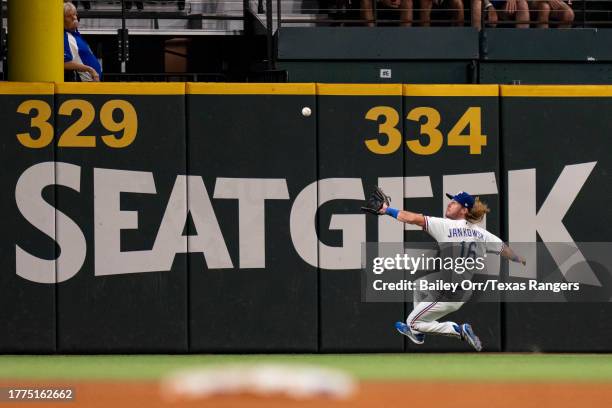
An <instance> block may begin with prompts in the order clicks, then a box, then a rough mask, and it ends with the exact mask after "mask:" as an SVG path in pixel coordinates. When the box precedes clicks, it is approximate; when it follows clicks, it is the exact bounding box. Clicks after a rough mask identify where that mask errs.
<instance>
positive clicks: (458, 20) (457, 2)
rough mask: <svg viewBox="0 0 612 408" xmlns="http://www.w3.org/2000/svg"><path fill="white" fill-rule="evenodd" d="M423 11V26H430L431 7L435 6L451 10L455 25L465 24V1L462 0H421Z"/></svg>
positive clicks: (421, 17) (421, 14)
mask: <svg viewBox="0 0 612 408" xmlns="http://www.w3.org/2000/svg"><path fill="white" fill-rule="evenodd" d="M420 1H421V5H420V6H421V12H420V20H421V25H422V26H423V27H429V26H430V24H431V9H432V7H433V6H437V7H441V8H443V9H446V10H449V11H451V15H452V17H451V20H452V21H453V23H452V24H453V25H454V26H462V25H463V17H464V10H463V1H462V0H420Z"/></svg>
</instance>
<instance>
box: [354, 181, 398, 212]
mask: <svg viewBox="0 0 612 408" xmlns="http://www.w3.org/2000/svg"><path fill="white" fill-rule="evenodd" d="M390 203H391V197H389V196H388V195H386V194H385V192H384V191H382V189H381V188H380V187H378V186H374V191H372V194H370V197H368V199H367V200H366V202H365V206H363V207H361V210H362V211H365V212H369V213H371V214H374V215H381V214H380V213H379V212H378V211H380V209H381V208H382V207H383V204H387V206H388V205H389V204H390Z"/></svg>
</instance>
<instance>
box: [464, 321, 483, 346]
mask: <svg viewBox="0 0 612 408" xmlns="http://www.w3.org/2000/svg"><path fill="white" fill-rule="evenodd" d="M461 338H462V339H463V340H465V341H467V342H468V343H470V346H472V347H474V349H475V350H476V351H481V350H482V343H481V342H480V339H479V338H478V336H476V334H475V333H474V330H472V326H470V325H469V324H468V323H464V324H462V325H461Z"/></svg>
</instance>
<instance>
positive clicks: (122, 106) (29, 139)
mask: <svg viewBox="0 0 612 408" xmlns="http://www.w3.org/2000/svg"><path fill="white" fill-rule="evenodd" d="M116 110H120V111H121V113H122V119H121V120H120V121H115V119H114V118H113V114H114V112H115V111H116ZM75 111H78V112H80V116H79V117H78V118H77V120H76V121H75V122H74V123H72V124H71V125H70V126H68V128H67V129H66V130H65V131H64V132H63V133H62V134H61V135H60V136H59V138H58V141H57V146H58V147H83V148H89V147H96V143H97V137H96V136H92V135H83V134H82V132H84V131H85V130H87V128H89V127H90V126H91V124H92V123H93V122H94V120H95V117H96V109H95V108H94V106H93V105H92V104H91V102H88V101H86V100H83V99H69V100H67V101H64V102H63V103H62V104H61V105H60V106H59V109H58V111H57V114H58V115H62V116H70V117H72V116H73V114H74V112H75ZM17 113H20V114H23V115H29V116H31V118H30V129H37V130H38V137H34V136H32V134H31V133H30V132H24V133H18V134H17V140H19V143H21V144H22V145H23V146H24V147H28V148H31V149H41V148H44V147H47V146H48V145H49V144H50V143H51V142H52V141H53V139H54V138H55V129H54V128H53V125H51V124H50V123H49V119H51V115H52V113H53V112H52V110H51V106H49V104H48V103H47V102H45V101H41V100H37V99H30V100H27V101H24V102H23V103H21V104H20V105H19V107H17ZM100 123H101V124H102V127H104V129H106V130H107V131H109V132H113V133H111V134H106V135H102V136H100V138H101V139H102V142H104V144H105V145H106V146H108V147H112V148H116V149H121V148H124V147H127V146H129V145H131V144H132V143H133V142H134V140H136V135H137V133H138V115H137V113H136V109H134V106H133V105H132V104H131V103H129V102H128V101H124V100H121V99H112V100H110V101H108V102H106V103H104V105H102V108H101V109H100ZM117 132H121V134H120V135H119V136H118V135H117V134H116V133H117Z"/></svg>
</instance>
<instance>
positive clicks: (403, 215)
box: [379, 203, 425, 228]
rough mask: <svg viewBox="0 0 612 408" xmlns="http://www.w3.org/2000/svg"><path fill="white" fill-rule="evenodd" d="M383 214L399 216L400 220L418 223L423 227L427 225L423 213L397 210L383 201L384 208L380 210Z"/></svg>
mask: <svg viewBox="0 0 612 408" xmlns="http://www.w3.org/2000/svg"><path fill="white" fill-rule="evenodd" d="M379 212H380V213H381V214H388V215H390V216H392V217H393V218H397V220H398V221H401V222H405V223H407V224H413V225H418V226H419V227H421V228H423V227H424V226H425V217H424V216H423V214H417V213H413V212H410V211H404V210H397V209H395V208H391V207H389V206H388V205H387V204H386V203H383V206H382V208H381V209H380V210H379Z"/></svg>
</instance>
